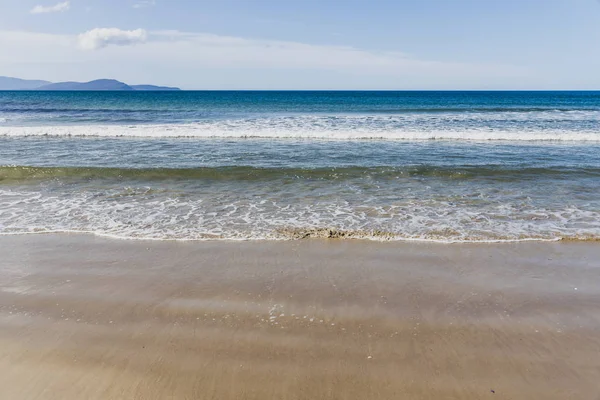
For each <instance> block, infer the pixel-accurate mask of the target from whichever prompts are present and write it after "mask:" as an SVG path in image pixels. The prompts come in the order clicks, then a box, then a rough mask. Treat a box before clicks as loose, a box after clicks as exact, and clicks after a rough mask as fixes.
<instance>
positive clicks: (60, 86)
mask: <svg viewBox="0 0 600 400" xmlns="http://www.w3.org/2000/svg"><path fill="white" fill-rule="evenodd" d="M36 90H48V91H50V90H134V89H133V88H132V87H131V86H129V85H127V84H125V83H123V82H119V81H115V80H113V79H98V80H95V81H91V82H85V83H79V82H60V83H51V84H49V85H44V86H41V87H39V88H37V89H36Z"/></svg>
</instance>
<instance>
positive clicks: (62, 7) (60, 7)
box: [30, 1, 71, 14]
mask: <svg viewBox="0 0 600 400" xmlns="http://www.w3.org/2000/svg"><path fill="white" fill-rule="evenodd" d="M70 7H71V4H70V2H68V1H65V2H64V3H58V4H55V5H53V6H39V5H38V6H35V7H33V8H32V9H31V11H30V13H31V14H46V13H54V12H63V11H67V10H68V9H69V8H70Z"/></svg>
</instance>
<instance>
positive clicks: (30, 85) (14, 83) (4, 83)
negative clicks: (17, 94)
mask: <svg viewBox="0 0 600 400" xmlns="http://www.w3.org/2000/svg"><path fill="white" fill-rule="evenodd" d="M49 83H50V82H48V81H30V80H26V79H19V78H9V77H7V76H0V90H31V89H37V88H39V87H40V86H44V85H48V84H49Z"/></svg>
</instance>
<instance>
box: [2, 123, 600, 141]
mask: <svg viewBox="0 0 600 400" xmlns="http://www.w3.org/2000/svg"><path fill="white" fill-rule="evenodd" d="M430 122H431V121H430ZM542 125H544V124H540V126H522V125H520V124H515V125H511V126H508V127H501V128H498V127H494V126H492V125H489V126H488V125H485V124H479V125H477V124H470V125H468V127H463V126H461V125H458V126H449V127H447V126H444V121H441V122H440V123H435V124H434V123H428V124H421V125H420V124H419V123H418V121H415V122H411V123H410V124H398V123H396V122H394V121H392V122H389V121H388V122H385V121H383V122H382V121H381V120H376V121H371V120H369V119H368V118H367V117H364V118H362V119H357V118H352V119H350V120H348V119H347V118H346V119H343V120H342V121H341V122H340V121H334V120H331V119H330V118H327V119H321V120H320V119H318V118H316V117H315V118H308V117H306V118H302V119H289V120H288V119H272V120H271V119H261V120H243V121H218V122H217V121H211V122H203V123H194V124H177V125H175V124H173V125H78V126H75V125H73V126H71V125H64V126H0V136H9V137H26V136H36V137H37V136H56V137H70V136H71V137H135V138H231V139H234V138H269V139H326V140H369V139H371V140H373V139H380V140H407V141H413V140H467V141H482V142H485V141H519V142H521V141H560V142H584V141H587V142H600V131H599V130H598V126H600V122H599V125H598V126H597V127H596V128H595V129H594V128H593V127H588V128H578V129H574V128H573V129H559V128H550V127H545V125H544V126H542Z"/></svg>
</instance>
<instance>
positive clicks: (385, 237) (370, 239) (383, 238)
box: [0, 229, 600, 245]
mask: <svg viewBox="0 0 600 400" xmlns="http://www.w3.org/2000/svg"><path fill="white" fill-rule="evenodd" d="M306 231H308V232H310V234H307V235H302V234H299V235H295V234H294V233H293V230H292V233H291V234H290V235H289V237H285V236H284V237H272V238H263V237H260V238H229V237H206V238H190V239H187V238H152V237H135V236H119V235H113V234H109V233H100V232H94V231H67V230H56V231H40V232H0V238H3V237H19V236H46V235H48V236H52V235H60V236H91V237H97V238H100V239H106V240H115V241H125V242H128V241H131V242H166V243H204V242H215V243H240V242H245V243H271V242H274V243H282V242H306V241H334V242H335V241H351V242H359V243H361V242H366V243H397V244H411V243H414V244H423V245H427V244H431V245H495V244H498V245H502V244H507V245H508V244H519V243H569V242H574V243H595V242H600V237H596V236H594V237H556V238H522V239H489V240H444V239H425V238H423V239H422V238H405V237H397V236H393V234H391V233H389V234H388V233H386V232H382V233H381V234H380V233H379V232H376V234H375V235H373V236H368V235H367V234H365V236H360V235H361V234H363V232H358V233H357V232H354V231H343V230H335V229H334V230H330V229H307V230H306ZM321 231H323V232H328V231H331V232H332V233H330V234H327V233H324V234H321V233H320V232H321ZM313 232H314V234H312V233H313Z"/></svg>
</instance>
